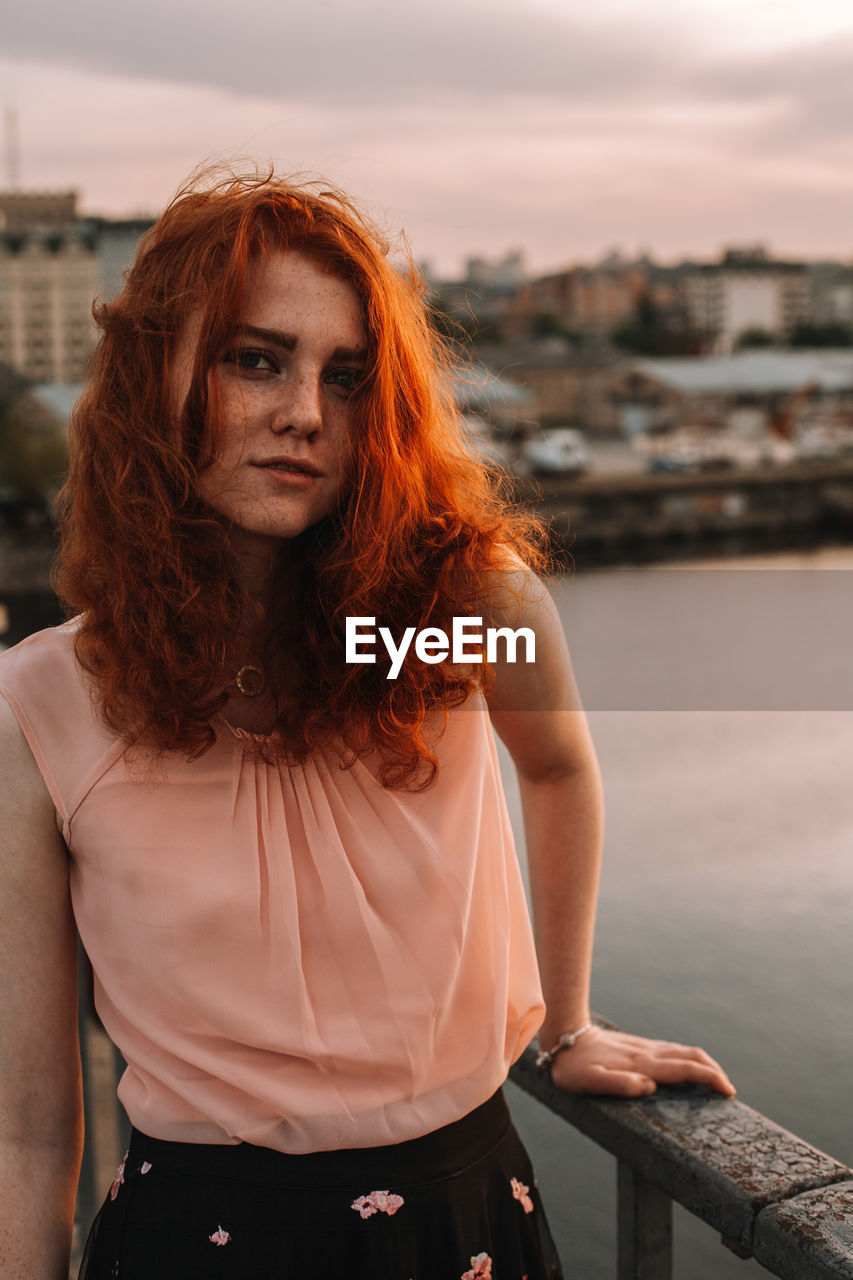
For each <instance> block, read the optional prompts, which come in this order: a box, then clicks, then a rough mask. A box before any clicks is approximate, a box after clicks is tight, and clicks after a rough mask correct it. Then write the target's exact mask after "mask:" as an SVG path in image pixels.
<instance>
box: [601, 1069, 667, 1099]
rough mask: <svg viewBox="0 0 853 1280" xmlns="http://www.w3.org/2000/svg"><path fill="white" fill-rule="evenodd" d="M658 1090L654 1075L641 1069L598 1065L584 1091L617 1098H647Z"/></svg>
mask: <svg viewBox="0 0 853 1280" xmlns="http://www.w3.org/2000/svg"><path fill="white" fill-rule="evenodd" d="M656 1090H657V1085H656V1084H655V1082H654V1080H653V1079H652V1077H651V1076H647V1075H645V1074H643V1073H642V1072H640V1071H616V1070H614V1069H613V1068H611V1067H596V1068H595V1069H594V1071H593V1072H592V1073H591V1079H590V1085H589V1088H588V1089H587V1090H585V1091H584V1092H587V1093H604V1094H608V1095H610V1096H612V1097H617V1098H646V1097H648V1096H649V1094H650V1093H655V1092H656Z"/></svg>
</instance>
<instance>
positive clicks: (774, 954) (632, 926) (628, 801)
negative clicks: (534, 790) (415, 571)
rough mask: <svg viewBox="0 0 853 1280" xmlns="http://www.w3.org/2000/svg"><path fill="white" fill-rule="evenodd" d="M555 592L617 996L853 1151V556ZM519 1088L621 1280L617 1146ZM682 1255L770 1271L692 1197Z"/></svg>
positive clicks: (852, 1157)
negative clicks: (585, 758)
mask: <svg viewBox="0 0 853 1280" xmlns="http://www.w3.org/2000/svg"><path fill="white" fill-rule="evenodd" d="M554 594H555V598H556V600H557V604H558V608H559V610H560V614H561V617H562V619H563V623H564V627H565V630H566V634H567V637H568V639H569V644H570V649H571V650H572V655H573V661H574V665H575V670H576V673H577V676H578V681H579V684H580V687H581V692H582V694H583V695H584V699H585V702H586V705H587V707H588V710H589V718H590V723H591V727H592V732H593V736H594V739H595V742H596V746H597V749H598V753H599V758H600V761H601V767H602V773H603V777H604V786H605V794H606V798H607V812H608V820H607V834H606V842H605V861H604V870H603V878H602V886H601V898H600V909H599V923H598V930H597V943H596V956H595V965H594V972H593V1007H594V1008H595V1009H596V1010H598V1011H599V1012H600V1013H603V1014H605V1015H606V1016H607V1017H609V1018H611V1019H613V1020H614V1021H616V1022H617V1023H619V1024H620V1025H621V1026H623V1027H625V1028H626V1029H628V1030H631V1031H636V1032H639V1033H643V1034H648V1035H652V1036H658V1037H661V1038H666V1039H673V1040H679V1041H683V1042H686V1043H694V1044H701V1045H703V1046H704V1047H705V1048H707V1049H708V1050H709V1051H710V1052H711V1053H713V1054H714V1055H715V1056H716V1057H718V1058H719V1059H720V1060H721V1061H722V1062H723V1064H724V1065H725V1067H726V1069H727V1071H728V1073H729V1075H730V1076H731V1078H732V1079H733V1081H734V1082H735V1085H736V1086H737V1088H738V1094H739V1097H740V1098H741V1100H742V1101H744V1102H746V1103H748V1104H749V1105H750V1106H752V1107H755V1108H757V1109H758V1110H759V1111H762V1112H764V1113H765V1114H766V1115H767V1116H769V1117H770V1118H771V1119H773V1120H775V1121H777V1122H778V1123H779V1124H781V1125H783V1126H785V1127H786V1128H788V1129H791V1130H793V1131H794V1132H795V1133H797V1134H799V1135H800V1136H801V1137H802V1138H804V1139H806V1140H807V1141H809V1142H811V1143H813V1144H814V1145H816V1146H818V1147H820V1148H822V1149H823V1150H825V1151H827V1152H829V1153H830V1154H831V1155H833V1156H835V1157H837V1158H838V1159H840V1160H842V1161H844V1162H845V1163H848V1164H853V1107H851V1101H852V1100H853V1099H851V1094H853V1087H851V1072H850V1062H851V1059H853V1031H851V1021H850V1017H849V1006H850V987H851V972H853V964H851V961H853V930H851V914H853V912H851V902H853V857H851V854H853V786H852V785H851V772H853V662H851V642H850V637H851V634H853V629H851V624H853V549H851V550H846V549H842V550H825V551H819V552H814V553H812V554H802V555H779V556H773V557H770V558H763V559H759V558H750V559H743V560H738V561H722V562H717V563H713V562H706V563H704V564H702V565H692V566H691V567H690V568H669V567H660V568H652V569H636V568H631V569H624V570H620V569H614V570H607V571H601V572H590V573H588V574H583V573H580V574H578V575H577V576H576V577H574V578H571V579H569V578H566V579H561V580H559V581H557V582H556V583H555V584H554ZM503 764H504V772H505V780H506V786H507V795H508V802H509V805H510V812H511V815H512V818H513V824H514V827H515V829H516V835H517V839H518V841H519V847H520V849H521V852H522V860H523V841H522V836H521V833H520V807H519V803H518V794H517V789H516V787H515V784H514V780H513V778H512V777H511V771H510V769H509V768H508V767H507V760H506V757H505V756H504V759H503ZM509 1093H510V1101H511V1105H512V1107H513V1111H514V1114H515V1118H516V1122H517V1124H518V1127H519V1129H520V1131H521V1132H522V1134H523V1136H524V1138H525V1140H526V1142H527V1143H528V1146H529V1148H530V1150H531V1154H532V1155H533V1158H534V1163H535V1164H536V1166H537V1172H538V1179H539V1184H540V1188H541V1190H542V1194H543V1196H544V1198H545V1203H546V1207H547V1209H548V1213H549V1217H550V1219H551V1223H552V1227H553V1229H554V1234H555V1237H556V1238H557V1243H558V1245H559V1247H560V1250H561V1253H562V1255H563V1262H564V1265H565V1268H566V1275H567V1278H568V1277H575V1280H612V1277H613V1276H614V1275H615V1222H616V1209H615V1163H614V1161H613V1160H612V1158H611V1157H610V1156H608V1155H606V1154H605V1153H604V1152H602V1151H601V1150H600V1149H599V1148H598V1147H596V1146H595V1145H594V1144H592V1143H591V1142H590V1141H589V1140H588V1139H586V1138H584V1137H582V1136H581V1135H579V1134H578V1133H577V1132H576V1131H575V1130H573V1129H571V1128H569V1127H568V1126H566V1125H565V1124H564V1123H563V1122H562V1121H560V1120H558V1119H557V1118H556V1117H553V1116H551V1115H550V1113H546V1112H544V1110H543V1109H542V1108H541V1107H539V1105H538V1104H537V1103H535V1102H533V1101H532V1100H531V1099H529V1098H527V1097H526V1096H525V1095H523V1094H521V1093H520V1091H518V1090H517V1089H515V1088H514V1087H513V1086H510V1087H509ZM675 1251H676V1275H677V1276H678V1277H680V1278H681V1280H728V1278H729V1277H731V1278H732V1280H735V1278H736V1277H737V1278H740V1280H748V1278H749V1277H753V1276H754V1277H757V1276H766V1275H767V1272H765V1271H764V1270H763V1269H762V1268H760V1267H759V1266H758V1265H757V1264H756V1263H754V1262H742V1261H740V1260H738V1259H736V1258H735V1257H734V1256H733V1255H732V1254H730V1253H729V1252H728V1251H727V1250H726V1248H725V1247H724V1246H723V1245H721V1243H720V1241H719V1239H718V1237H716V1236H715V1235H714V1233H713V1232H711V1231H710V1230H709V1229H708V1228H707V1227H705V1226H704V1225H703V1224H701V1223H699V1222H697V1221H696V1220H695V1219H693V1218H692V1217H691V1216H690V1215H688V1214H686V1213H684V1212H682V1211H681V1210H679V1209H677V1210H676V1219H675Z"/></svg>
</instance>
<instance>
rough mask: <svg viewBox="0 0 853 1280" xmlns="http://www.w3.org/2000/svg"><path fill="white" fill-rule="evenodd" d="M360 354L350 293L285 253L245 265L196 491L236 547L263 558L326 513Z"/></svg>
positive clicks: (343, 451) (346, 437)
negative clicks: (216, 420) (214, 425)
mask: <svg viewBox="0 0 853 1280" xmlns="http://www.w3.org/2000/svg"><path fill="white" fill-rule="evenodd" d="M365 346H366V343H365V335H364V321H363V311H362V304H361V300H360V298H359V296H358V294H357V293H356V291H355V289H354V288H353V287H352V285H350V284H348V283H347V282H346V281H345V280H342V279H340V278H339V277H338V276H334V275H330V274H329V273H328V272H327V271H324V270H323V268H322V266H321V265H320V264H318V263H315V262H314V261H313V260H312V259H311V258H309V257H307V256H306V255H305V254H303V253H299V252H297V251H295V250H291V251H288V252H280V251H276V252H271V253H268V254H266V255H265V256H264V257H263V258H260V259H258V260H257V261H256V262H255V264H254V265H253V267H252V269H251V272H250V275H249V281H248V289H247V292H246V301H245V306H244V309H243V312H242V314H241V316H240V322H239V326H238V327H237V329H236V330H235V332H234V335H233V340H230V341H229V343H228V345H227V346H226V348H225V349H224V351H223V352H222V355H221V356H220V358H219V361H218V363H217V365H216V368H215V370H214V373H213V374H212V377H214V378H215V379H216V382H217V384H218V388H217V389H218V399H219V405H220V419H221V429H220V440H221V443H220V444H219V447H218V451H217V456H216V458H215V459H214V461H213V462H211V463H210V464H209V465H208V466H207V467H205V469H204V470H203V471H202V473H201V476H200V482H199V492H200V495H201V497H202V498H203V499H204V501H205V502H207V503H208V504H209V505H210V506H211V507H213V508H214V509H215V510H216V511H218V512H220V514H222V515H224V516H226V517H227V518H228V519H229V520H230V521H232V529H233V538H234V540H235V542H236V543H237V544H238V545H240V546H244V547H245V548H246V549H247V550H249V551H252V552H254V553H255V554H266V553H268V552H269V551H270V550H272V549H273V548H274V546H275V545H277V544H278V542H280V541H281V540H282V539H286V538H293V537H296V535H297V534H300V533H302V532H303V531H304V530H305V529H308V528H310V526H311V525H314V524H316V523H317V522H318V521H319V520H321V519H322V518H323V517H324V516H326V515H328V514H329V512H330V511H332V510H333V509H334V507H335V506H336V505H337V503H338V500H339V497H340V493H341V487H342V483H343V480H344V475H345V471H346V465H347V459H348V454H349V441H350V428H351V425H352V416H353V414H352V390H353V387H354V386H355V385H356V383H357V382H358V380H359V377H360V375H361V372H362V369H363V365H364V360H365Z"/></svg>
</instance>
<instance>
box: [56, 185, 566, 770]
mask: <svg viewBox="0 0 853 1280" xmlns="http://www.w3.org/2000/svg"><path fill="white" fill-rule="evenodd" d="M287 249H298V250H299V251H300V252H302V253H304V254H307V255H308V256H309V257H311V258H312V259H313V260H315V261H317V262H318V263H321V264H323V265H324V266H325V268H326V269H327V270H330V271H332V272H333V273H335V274H336V275H337V276H339V277H340V278H341V279H343V280H346V281H347V282H348V283H349V284H351V285H352V287H353V288H354V289H355V291H356V293H357V294H358V295H359V297H360V299H361V301H362V304H363V308H364V324H365V330H366V333H367V342H368V351H367V365H366V369H365V374H364V377H363V379H362V383H361V386H360V388H359V389H358V390H357V391H356V394H355V396H354V400H353V417H354V421H355V425H354V429H353V440H352V464H351V465H352V471H351V480H350V483H349V485H348V486H347V488H346V489H345V491H344V493H343V496H342V499H341V502H340V505H339V508H338V509H337V510H336V511H335V512H334V513H333V514H332V515H331V516H329V517H327V518H326V519H324V520H323V521H321V522H320V524H319V525H316V526H314V527H313V528H311V529H309V530H308V531H307V532H306V533H304V534H301V535H300V536H299V538H298V539H295V540H293V541H292V542H291V543H290V544H289V547H290V549H291V550H292V549H294V545H295V543H298V544H300V545H299V553H300V554H299V555H298V557H297V559H298V562H299V564H300V568H299V571H298V582H297V583H296V585H295V586H294V583H293V579H292V576H286V570H285V568H284V557H282V562H281V566H280V569H281V578H280V584H281V589H280V590H275V589H274V590H273V592H272V594H271V600H272V603H271V604H270V605H269V606H268V607H267V610H266V616H265V618H264V621H263V632H264V638H263V646H264V662H265V668H266V671H267V673H268V681H269V683H270V685H271V688H272V691H273V693H275V692H276V687H277V681H276V672H279V673H284V672H287V673H288V676H289V678H290V682H289V684H288V689H289V690H290V688H291V685H292V684H294V683H295V692H294V693H293V694H292V695H291V698H290V700H289V702H288V707H287V711H286V713H285V712H281V714H280V715H279V717H278V719H277V721H276V726H275V728H276V730H277V732H276V733H275V734H274V735H272V736H271V737H270V738H269V739H268V740H267V744H266V749H267V750H268V751H272V752H273V753H275V754H278V753H283V754H285V755H286V756H287V757H288V758H296V759H304V758H305V757H306V756H307V755H308V754H309V753H310V752H311V751H313V750H316V749H317V748H318V747H328V745H329V743H330V742H331V741H334V742H335V743H337V744H340V743H343V744H344V747H345V748H346V749H347V754H348V756H349V758H350V759H355V758H356V757H357V756H358V755H361V754H363V753H365V752H368V751H371V750H375V751H378V753H379V757H380V759H381V761H382V769H381V777H382V781H383V784H384V785H385V786H389V787H394V786H397V787H399V786H408V787H415V788H419V787H423V786H426V785H429V783H430V781H431V780H432V778H433V777H434V776H435V773H436V768H437V765H436V759H435V756H434V754H433V752H432V749H431V746H430V733H428V732H427V722H428V720H431V719H432V717H433V713H434V712H435V711H436V709H439V710H441V709H443V710H444V714H445V716H446V713H447V709H448V708H450V707H451V706H454V705H458V704H459V703H461V702H463V701H464V700H465V699H466V698H467V697H468V696H469V695H470V694H471V693H472V692H473V690H474V689H475V688H478V687H482V686H483V685H484V683H485V682H487V681H488V678H489V671H488V668H487V666H486V664H485V663H484V664H483V666H482V667H481V668H479V670H478V671H477V672H475V673H474V674H472V673H471V669H470V668H469V669H467V670H460V669H458V668H454V667H452V666H451V664H450V663H438V664H433V665H427V664H424V663H421V662H419V661H415V660H411V659H410V660H407V661H406V662H405V663H404V664H403V669H402V671H401V672H400V675H399V676H398V678H397V679H396V680H389V679H387V664H383V662H382V660H381V657H380V655H379V653H377V662H376V664H375V665H368V664H356V665H347V664H346V663H345V662H344V657H343V655H344V628H345V619H346V617H347V616H349V615H357V616H374V617H376V618H377V621H378V623H379V624H382V623H383V622H384V623H387V624H389V625H391V626H392V628H393V630H394V632H395V634H396V633H398V632H399V631H401V630H402V629H403V628H404V627H406V626H415V627H416V628H418V629H421V628H423V627H426V626H438V627H442V628H443V629H444V630H446V631H450V628H451V619H452V617H453V616H454V615H455V614H458V613H472V612H475V613H476V612H477V611H478V607H479V606H478V602H481V601H482V597H483V590H484V584H485V583H486V582H487V581H488V580H489V579H490V578H491V577H493V576H494V574H495V573H501V572H502V571H504V570H505V569H506V564H507V555H508V551H512V552H514V553H515V554H516V555H519V556H521V558H522V559H523V560H524V561H525V562H526V563H527V564H529V565H531V566H532V567H534V568H542V567H543V565H544V563H545V552H544V550H543V546H544V541H545V539H544V534H543V529H542V526H541V525H540V523H539V522H538V521H537V520H536V519H535V518H534V517H532V516H531V515H529V514H525V513H522V512H520V511H518V510H516V509H514V508H513V507H511V506H510V505H508V504H507V502H506V501H505V500H504V499H503V498H502V496H501V477H500V475H499V474H498V473H496V472H495V471H494V470H493V469H491V468H489V467H488V466H487V465H485V464H482V463H481V462H479V461H478V460H475V459H474V458H473V457H472V455H471V452H470V449H469V448H468V447H467V446H466V443H465V437H464V434H463V432H462V430H461V428H460V424H459V419H458V414H457V412H456V410H455V408H454V405H453V402H452V394H451V380H452V375H453V373H454V371H455V365H454V360H453V358H452V356H451V354H450V352H449V349H448V347H447V344H446V343H444V342H443V341H442V339H441V338H440V337H439V336H438V334H437V332H436V329H435V327H434V326H433V325H432V324H431V322H430V317H429V309H428V306H427V305H426V304H425V301H424V289H423V285H422V282H421V281H420V278H419V277H418V275H417V272H416V271H415V269H414V267H413V266H412V264H411V262H410V263H409V273H408V276H404V275H401V274H400V272H398V271H397V270H396V269H395V268H394V267H393V265H392V264H391V263H390V262H389V260H388V256H387V255H388V246H387V244H386V242H385V241H384V240H383V238H382V236H381V235H380V234H379V232H378V231H377V230H376V229H375V228H374V227H373V226H372V225H371V224H370V223H368V222H367V220H366V219H365V218H364V217H363V215H362V214H361V213H360V212H359V211H358V210H357V209H356V208H355V207H354V205H353V204H352V203H351V202H350V201H349V200H348V199H347V198H346V197H345V196H343V195H341V194H340V193H337V192H329V191H326V190H322V191H320V190H315V189H313V188H311V187H307V186H299V185H295V184H292V183H290V182H287V181H284V180H281V179H279V178H277V177H276V176H275V175H274V174H273V173H272V172H267V173H265V174H258V173H255V174H252V175H250V176H240V175H235V174H233V173H231V174H229V175H228V176H227V177H226V178H224V179H223V178H222V177H221V176H219V175H211V174H210V173H205V174H202V175H201V176H199V177H197V178H195V179H192V180H191V181H190V182H189V183H188V184H187V185H186V186H185V187H184V188H182V190H181V191H180V192H179V193H178V195H177V196H176V198H175V199H174V200H173V201H172V203H171V204H170V205H169V207H168V208H167V209H166V211H165V213H163V215H162V216H161V217H160V219H159V220H158V221H157V223H156V224H155V225H154V226H153V227H152V228H151V230H150V231H148V233H147V234H146V235H145V237H144V238H143V240H142V242H141V244H140V248H139V252H138V255H137V258H136V261H135V263H134V265H133V267H132V269H131V270H130V272H129V274H128V276H127V280H126V283H125V285H124V288H123V290H122V292H121V293H120V295H119V296H118V297H117V298H116V299H115V300H114V301H113V302H110V303H106V304H101V305H99V306H98V307H96V310H95V315H96V319H97V321H98V323H99V326H100V328H101V330H102V337H101V340H100V343H99V346H98V349H97V351H96V354H95V357H94V361H93V366H92V371H91V375H90V378H89V381H88V383H87V386H86V388H85V390H84V393H83V395H82V397H81V398H80V400H79V401H78V404H77V406H76V408H75V411H74V415H73V418H72V423H71V453H72V461H71V470H70V474H69V478H68V482H67V484H66V486H65V488H64V489H63V491H62V493H61V494H60V498H59V503H58V512H59V522H60V532H61V549H60V554H59V557H58V560H57V567H56V571H55V583H56V586H57V590H58V593H59V594H60V596H61V598H62V599H63V600H64V601H65V602H66V604H67V605H68V606H69V607H70V610H71V611H72V612H77V613H81V614H82V617H81V619H80V625H79V629H78V630H77V632H76V638H75V645H76V653H77V657H78V660H79V661H80V662H81V664H82V665H83V667H84V668H85V669H86V670H88V671H89V672H90V673H91V674H92V675H93V676H94V677H95V679H96V681H97V687H98V690H99V693H100V703H101V712H102V715H103V718H104V720H105V721H106V723H107V724H109V725H110V726H111V727H112V728H113V729H114V730H116V731H118V732H120V733H121V734H122V735H123V736H125V737H126V738H127V739H128V741H129V742H138V743H142V744H145V745H147V746H149V747H153V748H155V749H157V750H177V751H181V752H183V753H184V754H185V755H187V756H188V757H189V758H192V757H194V756H197V755H199V754H201V753H202V752H204V751H205V750H207V749H208V748H209V747H211V746H212V745H213V743H214V741H215V739H216V730H215V727H214V725H213V724H212V723H211V721H212V718H213V717H214V716H215V714H216V713H217V712H218V711H220V710H221V709H222V707H223V706H224V704H225V702H226V701H227V698H228V689H229V686H232V687H233V680H234V657H233V643H234V636H235V633H236V631H237V628H238V624H239V621H240V619H241V616H242V615H243V613H244V610H245V608H246V605H247V600H246V595H245V592H244V590H243V589H242V588H241V586H240V585H239V581H238V576H237V573H236V572H235V561H234V558H233V552H232V549H231V546H230V543H229V537H228V527H227V522H226V521H224V520H223V519H222V517H220V516H219V515H218V514H217V513H216V512H214V511H212V510H211V509H210V508H209V507H207V506H205V504H204V503H203V502H202V501H201V499H200V498H199V496H198V477H199V474H200V471H201V470H202V469H203V467H204V465H205V460H206V459H207V460H209V458H210V450H211V448H215V445H216V440H217V438H218V437H217V431H218V423H217V420H216V403H215V398H214V397H212V396H211V388H212V387H213V386H214V385H215V379H213V378H212V376H211V371H212V369H213V368H214V366H215V364H216V362H217V360H218V359H219V358H220V357H221V355H222V351H223V346H224V344H226V343H227V342H228V340H229V338H230V337H232V336H233V332H234V329H235V326H236V325H237V322H238V317H239V315H240V311H241V304H242V301H243V297H244V294H245V290H246V287H247V277H248V272H249V268H250V266H251V265H252V263H253V262H255V261H256V260H257V259H258V258H260V257H262V256H263V255H264V254H265V253H266V252H269V251H272V250H287ZM190 317H193V318H194V320H196V321H197V320H198V318H199V317H200V319H201V326H200V332H201V335H202V336H201V339H200V340H199V343H198V348H197V351H196V355H195V364H194V369H193V373H192V379H191V383H190V387H189V392H188V395H187V398H186V403H185V405H184V407H183V409H182V411H177V410H176V409H175V407H174V405H173V404H172V403H170V389H171V381H172V380H171V373H172V369H173V366H174V362H175V357H176V350H177V344H178V341H179V339H180V337H181V335H182V333H183V332H184V331H185V326H186V325H187V322H188V320H189V319H190ZM292 559H293V557H290V560H291V562H292ZM285 584H286V585H285ZM294 590H296V592H297V593H298V601H299V615H298V623H299V625H298V627H294V625H293V608H292V602H293V592H294ZM472 606H473V607H472ZM294 700H295V701H294Z"/></svg>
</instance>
